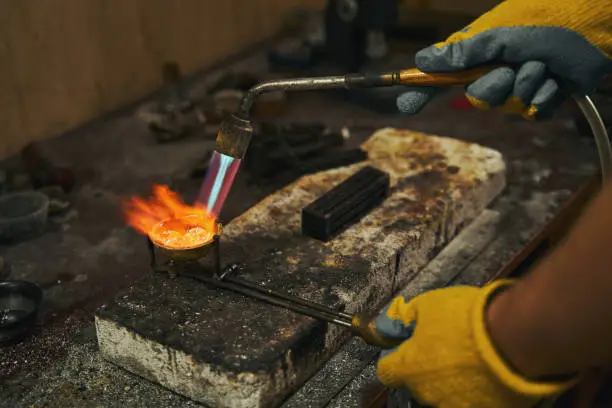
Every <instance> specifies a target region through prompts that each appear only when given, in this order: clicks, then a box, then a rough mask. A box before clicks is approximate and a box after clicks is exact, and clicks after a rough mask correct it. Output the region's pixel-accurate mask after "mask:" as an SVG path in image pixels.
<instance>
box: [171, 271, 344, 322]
mask: <svg viewBox="0 0 612 408" xmlns="http://www.w3.org/2000/svg"><path fill="white" fill-rule="evenodd" d="M182 275H183V276H186V277H189V278H192V279H195V280H198V281H201V282H204V283H207V284H209V285H212V286H216V287H219V288H221V289H226V290H230V291H232V292H236V293H239V294H241V295H244V296H247V297H252V298H255V299H257V300H261V301H262V302H266V303H268V304H271V305H274V306H279V307H282V308H285V309H289V310H291V311H294V312H296V313H300V314H303V315H306V316H310V317H312V318H315V319H319V320H324V321H326V322H330V323H334V324H337V325H339V326H343V327H347V328H351V327H352V322H351V321H346V320H343V319H342V318H340V317H339V316H337V315H335V314H334V315H331V314H329V313H327V312H322V311H320V310H315V309H313V308H310V307H306V306H303V305H300V304H295V303H292V302H290V301H287V300H286V299H282V298H277V297H274V296H268V295H266V294H263V293H262V292H260V291H258V290H251V289H249V288H248V287H244V286H242V285H236V284H234V283H232V282H226V281H225V280H219V279H215V278H209V277H206V276H204V275H201V274H197V273H189V272H184V273H182Z"/></svg>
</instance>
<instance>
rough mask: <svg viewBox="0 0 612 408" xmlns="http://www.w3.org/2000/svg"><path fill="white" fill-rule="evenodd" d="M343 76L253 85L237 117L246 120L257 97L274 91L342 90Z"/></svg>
mask: <svg viewBox="0 0 612 408" xmlns="http://www.w3.org/2000/svg"><path fill="white" fill-rule="evenodd" d="M345 83H346V77H345V76H328V77H320V78H295V79H281V80H276V81H268V82H263V83H261V84H259V85H255V86H254V87H253V88H251V89H249V91H248V92H247V93H246V95H244V97H243V98H242V101H241V103H240V109H239V111H238V116H240V117H244V118H248V117H249V116H250V112H251V108H252V107H253V104H254V103H255V100H256V99H257V97H258V96H259V95H261V94H264V93H267V92H275V91H315V90H320V89H338V88H344V87H345Z"/></svg>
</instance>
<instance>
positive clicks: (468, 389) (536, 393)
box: [375, 281, 573, 408]
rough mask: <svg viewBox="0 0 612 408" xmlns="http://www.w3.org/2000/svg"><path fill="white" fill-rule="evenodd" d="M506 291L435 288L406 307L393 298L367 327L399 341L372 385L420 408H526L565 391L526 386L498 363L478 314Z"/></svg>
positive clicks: (491, 287) (553, 385)
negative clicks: (402, 391)
mask: <svg viewBox="0 0 612 408" xmlns="http://www.w3.org/2000/svg"><path fill="white" fill-rule="evenodd" d="M508 284H510V283H509V282H504V281H501V282H496V283H493V284H490V285H488V286H486V287H484V288H477V287H469V286H456V287H451V288H446V289H439V290H434V291H431V292H427V293H424V294H422V295H419V296H417V297H415V298H414V299H413V300H411V301H409V302H406V300H405V299H404V298H402V297H398V298H396V299H394V300H393V301H392V302H391V304H390V305H389V306H388V307H387V308H386V310H385V311H384V312H383V313H382V314H381V315H380V316H379V317H378V318H377V319H376V320H375V325H376V330H377V331H378V333H379V334H381V335H383V336H385V337H391V338H406V339H407V340H406V341H404V342H403V343H402V344H401V345H400V346H399V347H397V348H395V349H393V350H388V351H384V352H383V355H382V356H381V358H380V360H379V362H378V376H379V378H380V380H381V381H382V382H383V383H384V384H385V385H387V386H390V387H393V388H398V387H407V388H409V389H410V391H411V393H412V395H413V396H414V398H415V399H416V400H417V401H419V402H420V403H421V404H424V405H427V406H431V407H436V408H526V407H532V406H533V405H534V404H535V403H537V402H538V401H539V400H541V399H544V398H547V397H551V396H554V395H557V394H559V393H561V392H562V391H564V390H565V389H567V388H568V387H570V386H571V385H572V384H573V381H568V382H565V383H537V382H532V381H529V380H527V379H525V378H523V377H521V376H520V375H519V374H517V373H515V372H513V371H512V369H511V368H509V366H508V365H507V364H506V362H505V361H504V360H503V359H502V358H501V357H500V356H499V354H498V352H497V350H496V349H495V347H494V345H493V344H492V342H491V340H490V338H489V335H488V334H487V329H486V324H485V310H486V308H487V305H488V303H489V300H490V298H491V297H492V296H493V295H494V294H495V293H497V291H498V290H499V289H500V288H503V287H504V285H508Z"/></svg>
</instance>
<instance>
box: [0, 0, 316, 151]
mask: <svg viewBox="0 0 612 408" xmlns="http://www.w3.org/2000/svg"><path fill="white" fill-rule="evenodd" d="M323 1H324V0H18V1H16V0H0V132H1V133H0V158H1V157H6V156H7V155H9V154H12V153H14V152H16V151H18V150H19V149H20V148H21V147H22V146H24V145H25V144H26V143H28V142H29V141H32V140H38V139H42V138H46V137H48V136H51V135H55V134H58V133H61V132H64V131H66V130H68V129H71V128H74V127H76V126H78V125H80V124H83V123H85V122H87V121H89V120H91V119H93V118H95V117H98V116H100V115H101V114H103V113H105V112H108V111H110V110H113V109H116V108H117V107H119V106H121V105H124V104H127V103H129V102H132V101H134V100H136V99H137V98H140V97H142V96H144V95H146V94H147V93H149V92H151V91H153V90H155V89H156V88H158V87H159V85H161V80H160V66H161V64H162V63H163V62H165V61H168V60H174V61H178V62H179V63H180V65H181V68H182V70H183V71H184V73H185V74H189V73H192V72H194V71H196V70H198V69H200V68H203V67H206V66H207V65H210V64H213V63H215V62H217V61H218V60H220V59H222V58H224V57H226V56H229V55H231V54H233V53H236V52H238V51H240V50H241V49H244V48H246V47H248V46H249V45H251V44H253V43H257V42H259V41H262V40H264V39H265V38H266V37H270V36H272V35H274V34H275V33H276V32H278V30H279V28H280V27H281V25H282V21H283V17H284V15H285V13H286V12H287V11H288V10H289V9H291V8H293V7H295V6H319V5H321V4H323Z"/></svg>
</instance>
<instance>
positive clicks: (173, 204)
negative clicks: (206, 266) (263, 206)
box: [123, 185, 218, 249]
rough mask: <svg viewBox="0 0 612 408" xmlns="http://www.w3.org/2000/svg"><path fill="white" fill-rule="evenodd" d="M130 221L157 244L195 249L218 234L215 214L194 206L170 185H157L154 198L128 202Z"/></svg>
mask: <svg viewBox="0 0 612 408" xmlns="http://www.w3.org/2000/svg"><path fill="white" fill-rule="evenodd" d="M123 214H124V216H125V219H126V221H127V223H128V224H129V225H130V226H132V227H133V228H134V229H136V230H137V231H138V232H140V233H141V234H143V235H147V236H148V237H149V238H150V239H151V241H153V242H154V243H155V244H156V245H159V246H162V247H165V248H169V249H191V248H196V247H199V246H202V245H204V244H206V243H208V242H209V241H211V240H212V239H213V237H214V235H215V234H217V233H218V226H217V221H216V219H215V217H214V216H213V215H212V214H211V213H210V212H208V210H207V209H206V208H205V207H204V206H201V205H197V204H196V206H190V205H187V204H185V203H184V202H183V200H181V198H180V197H179V196H178V194H176V193H175V192H174V191H172V190H170V188H169V187H168V186H160V185H154V186H153V197H151V198H150V199H149V200H144V199H142V198H139V197H131V198H130V199H129V200H127V201H125V202H124V205H123Z"/></svg>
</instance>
